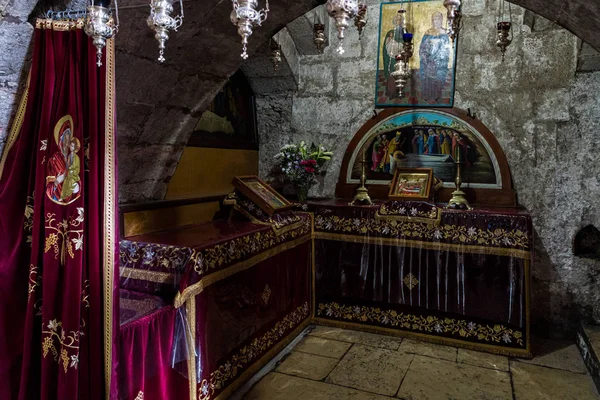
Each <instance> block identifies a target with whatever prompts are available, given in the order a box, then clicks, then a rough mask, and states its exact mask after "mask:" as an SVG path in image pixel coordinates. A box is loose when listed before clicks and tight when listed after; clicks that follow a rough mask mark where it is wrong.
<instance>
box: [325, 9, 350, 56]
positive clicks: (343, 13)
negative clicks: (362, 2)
mask: <svg viewBox="0 0 600 400" xmlns="http://www.w3.org/2000/svg"><path fill="white" fill-rule="evenodd" d="M327 13H328V14H329V16H330V17H331V18H333V19H334V20H335V27H336V28H337V31H338V39H339V41H340V45H339V46H338V48H337V52H338V53H339V54H344V46H343V44H344V42H343V41H344V32H345V31H346V29H348V27H349V26H350V20H351V19H352V18H354V17H355V16H356V14H358V1H357V0H327Z"/></svg>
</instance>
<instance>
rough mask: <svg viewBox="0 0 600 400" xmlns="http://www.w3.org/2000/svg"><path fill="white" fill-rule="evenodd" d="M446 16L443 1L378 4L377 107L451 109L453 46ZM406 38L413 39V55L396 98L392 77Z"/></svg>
mask: <svg viewBox="0 0 600 400" xmlns="http://www.w3.org/2000/svg"><path fill="white" fill-rule="evenodd" d="M399 11H401V12H399ZM402 11H404V12H402ZM446 13H447V11H446V8H445V7H444V5H443V2H442V1H441V0H413V1H404V2H394V3H382V4H381V8H380V20H379V46H378V51H377V83H376V94H375V107H385V106H435V107H452V105H453V103H454V76H455V74H454V71H455V66H456V45H455V44H453V43H452V39H451V38H450V36H449V35H448V34H447V32H446V27H447V23H448V21H447V18H446ZM405 40H406V41H411V40H412V44H413V55H412V57H411V58H410V61H409V64H408V68H409V74H408V79H407V82H406V86H405V87H404V89H403V94H404V95H403V96H402V97H399V96H398V89H397V88H396V83H395V81H394V77H393V76H392V73H393V72H394V69H395V67H396V56H397V55H398V54H399V53H400V52H401V51H402V49H403V44H404V41H405Z"/></svg>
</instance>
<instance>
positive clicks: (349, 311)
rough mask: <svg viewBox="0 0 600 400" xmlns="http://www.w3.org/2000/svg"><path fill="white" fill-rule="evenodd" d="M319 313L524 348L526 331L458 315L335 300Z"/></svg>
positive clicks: (331, 316)
mask: <svg viewBox="0 0 600 400" xmlns="http://www.w3.org/2000/svg"><path fill="white" fill-rule="evenodd" d="M317 315H325V316H326V317H329V318H337V319H343V320H349V321H359V322H363V323H364V322H370V323H374V322H375V323H379V324H382V325H387V326H390V327H396V328H401V329H406V330H411V331H418V332H426V333H432V334H438V335H442V334H446V335H452V336H460V337H461V338H464V339H469V338H470V339H476V340H478V341H480V342H492V343H499V344H502V343H504V344H509V343H513V342H514V343H516V344H518V345H519V346H521V347H523V346H524V345H523V333H522V332H521V331H519V330H514V329H510V328H508V327H506V326H504V325H500V324H495V325H493V326H492V325H483V324H478V323H475V322H472V321H470V322H468V321H467V320H459V319H455V318H438V317H434V316H431V315H430V316H422V315H411V314H405V313H402V312H397V311H395V310H382V309H381V308H375V307H366V306H345V305H342V304H338V303H335V302H332V303H327V304H323V303H319V308H318V311H317Z"/></svg>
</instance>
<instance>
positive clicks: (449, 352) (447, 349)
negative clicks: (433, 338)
mask: <svg viewBox="0 0 600 400" xmlns="http://www.w3.org/2000/svg"><path fill="white" fill-rule="evenodd" d="M398 350H399V351H401V352H404V353H413V354H420V355H422V356H429V357H434V358H441V359H442V360H448V361H456V348H455V347H451V346H442V345H439V344H433V343H426V342H419V341H417V340H409V339H404V340H403V341H402V344H401V345H400V348H399V349H398Z"/></svg>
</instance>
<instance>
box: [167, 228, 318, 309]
mask: <svg viewBox="0 0 600 400" xmlns="http://www.w3.org/2000/svg"><path fill="white" fill-rule="evenodd" d="M310 239H311V237H310V235H309V234H307V235H305V236H303V237H300V238H298V239H295V240H292V241H291V242H285V243H283V244H281V245H279V246H277V247H273V248H272V249H270V250H267V251H265V252H263V253H260V254H257V255H255V256H254V257H251V258H249V259H247V260H244V261H240V262H238V263H236V264H233V265H231V266H230V267H227V268H225V269H222V270H220V271H217V272H214V273H212V274H209V275H207V276H204V277H203V278H202V279H200V280H199V281H198V282H196V283H194V284H193V285H190V286H188V287H186V288H185V289H184V291H183V292H178V293H177V295H176V296H175V301H174V303H173V305H174V307H175V308H179V307H181V306H182V305H183V304H184V303H185V302H186V301H187V300H188V299H190V298H193V297H194V296H196V295H198V294H200V293H202V292H203V291H204V289H205V288H207V287H208V286H210V285H212V284H213V283H216V282H218V281H220V280H222V279H225V278H227V277H230V276H231V275H234V274H237V273H238V272H241V271H244V270H246V269H248V268H252V267H253V266H255V265H256V264H258V263H260V262H263V261H265V260H266V259H267V258H270V257H273V256H275V255H277V254H279V253H282V252H284V251H287V250H290V249H293V248H294V247H296V246H299V245H301V244H303V243H306V242H307V241H309V240H310Z"/></svg>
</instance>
